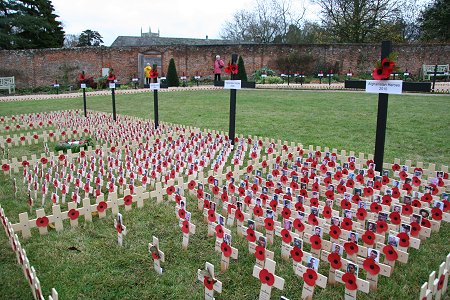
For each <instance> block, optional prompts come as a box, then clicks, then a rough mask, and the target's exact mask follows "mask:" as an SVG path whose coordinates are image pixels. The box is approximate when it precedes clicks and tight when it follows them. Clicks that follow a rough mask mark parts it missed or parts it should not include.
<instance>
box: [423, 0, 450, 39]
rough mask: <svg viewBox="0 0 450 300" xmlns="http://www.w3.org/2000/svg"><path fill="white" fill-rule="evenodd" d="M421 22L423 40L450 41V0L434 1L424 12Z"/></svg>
mask: <svg viewBox="0 0 450 300" xmlns="http://www.w3.org/2000/svg"><path fill="white" fill-rule="evenodd" d="M419 22H420V29H421V31H422V32H421V39H422V40H424V41H440V42H448V41H450V1H448V0H435V1H433V3H431V4H430V5H429V6H428V7H426V8H425V10H424V11H423V12H422V16H421V17H420V19H419Z"/></svg>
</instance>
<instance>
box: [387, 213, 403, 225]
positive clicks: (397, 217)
mask: <svg viewBox="0 0 450 300" xmlns="http://www.w3.org/2000/svg"><path fill="white" fill-rule="evenodd" d="M389 219H390V220H391V223H392V224H394V225H399V224H400V222H401V221H402V219H401V217H400V214H399V213H398V212H396V211H393V212H391V213H390V214H389Z"/></svg>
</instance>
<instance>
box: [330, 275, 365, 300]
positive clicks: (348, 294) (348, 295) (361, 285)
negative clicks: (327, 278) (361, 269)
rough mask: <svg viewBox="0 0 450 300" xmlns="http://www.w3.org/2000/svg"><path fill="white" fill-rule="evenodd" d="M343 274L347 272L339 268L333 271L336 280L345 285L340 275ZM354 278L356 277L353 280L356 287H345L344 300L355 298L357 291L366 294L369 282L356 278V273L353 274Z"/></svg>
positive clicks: (354, 299)
mask: <svg viewBox="0 0 450 300" xmlns="http://www.w3.org/2000/svg"><path fill="white" fill-rule="evenodd" d="M345 274H347V273H344V272H342V271H340V270H336V272H335V275H336V281H337V282H340V283H343V284H344V285H346V283H345V282H344V281H343V278H342V277H344V275H345ZM344 278H345V277H344ZM355 279H356V281H355V282H353V284H356V289H348V288H347V287H345V294H344V300H356V293H357V291H361V292H364V293H366V294H367V293H369V282H368V281H366V280H363V279H360V278H358V277H357V276H356V274H355Z"/></svg>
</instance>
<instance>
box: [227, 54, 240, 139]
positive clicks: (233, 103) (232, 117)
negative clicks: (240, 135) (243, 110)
mask: <svg viewBox="0 0 450 300" xmlns="http://www.w3.org/2000/svg"><path fill="white" fill-rule="evenodd" d="M237 60H238V55H237V54H232V55H231V64H236V63H237ZM235 79H236V75H234V74H233V73H231V80H235ZM235 127H236V89H230V130H229V134H230V140H231V144H232V145H234V136H235Z"/></svg>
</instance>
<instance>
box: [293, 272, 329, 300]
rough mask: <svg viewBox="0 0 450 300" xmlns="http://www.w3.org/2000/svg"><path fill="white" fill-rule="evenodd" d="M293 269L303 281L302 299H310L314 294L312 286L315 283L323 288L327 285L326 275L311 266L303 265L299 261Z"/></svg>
mask: <svg viewBox="0 0 450 300" xmlns="http://www.w3.org/2000/svg"><path fill="white" fill-rule="evenodd" d="M294 271H295V274H296V275H297V276H299V277H302V278H303V280H304V282H305V283H304V284H303V289H302V299H306V300H311V299H312V297H313V294H314V287H315V286H316V285H318V286H320V287H321V288H323V289H324V288H325V287H326V286H327V277H325V276H323V275H322V274H320V273H318V272H317V271H315V270H313V269H311V268H307V267H305V266H304V265H302V264H301V263H297V264H296V267H295V270H294Z"/></svg>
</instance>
